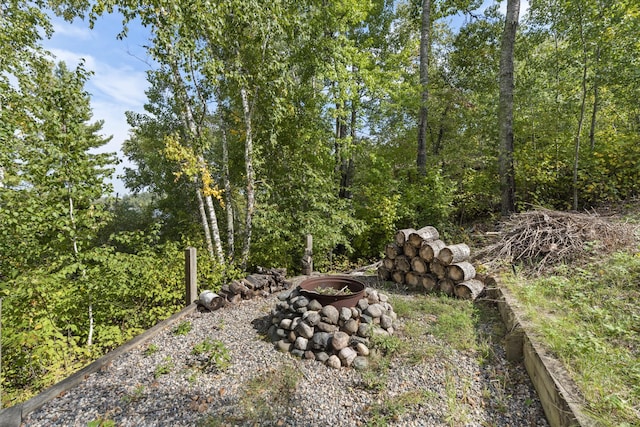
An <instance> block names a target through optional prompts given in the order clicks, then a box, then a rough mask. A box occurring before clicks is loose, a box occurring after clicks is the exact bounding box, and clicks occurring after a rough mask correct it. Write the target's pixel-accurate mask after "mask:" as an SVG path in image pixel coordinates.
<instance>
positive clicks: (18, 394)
mask: <svg viewBox="0 0 640 427" xmlns="http://www.w3.org/2000/svg"><path fill="white" fill-rule="evenodd" d="M481 5H482V2H481V1H473V0H437V1H436V0H431V1H428V0H425V1H416V0H407V1H385V0H370V1H354V0H339V1H328V0H322V1H320V0H304V1H298V0H296V1H293V0H270V1H268V2H267V1H261V0H222V1H216V2H209V1H196V0H190V1H180V2H174V1H168V0H101V1H98V2H91V3H89V2H85V1H84V0H49V1H46V0H34V1H25V0H11V1H7V2H3V3H2V5H0V22H1V23H2V28H3V31H2V33H1V34H0V57H1V58H2V61H1V62H0V140H1V143H0V233H1V234H2V238H1V239H0V297H1V300H0V301H1V310H2V311H1V313H0V314H1V317H0V319H1V322H2V323H1V329H0V335H1V338H2V341H1V343H2V346H1V350H2V352H1V355H0V362H1V370H0V385H1V387H0V389H1V390H2V399H1V402H2V406H11V405H12V404H15V403H17V402H19V401H22V400H24V399H26V398H28V397H30V396H32V395H33V394H34V393H37V392H38V391H39V390H41V389H42V388H43V387H46V386H47V385H50V384H52V383H53V382H55V381H58V380H60V379H61V378H64V377H65V376H67V375H68V374H69V373H70V372H72V371H73V370H76V369H77V368H79V367H81V366H83V365H85V364H86V363H88V362H89V361H90V360H92V359H94V358H96V357H98V356H100V355H102V354H104V353H105V352H106V351H108V350H110V349H112V348H115V347H117V346H118V345H120V344H121V343H123V342H124V341H126V340H128V339H130V338H131V337H133V336H135V335H136V334H138V333H140V332H141V331H143V330H145V329H147V328H148V327H150V326H151V325H153V324H155V323H157V321H158V320H160V319H163V318H165V317H167V316H169V315H170V314H172V313H174V312H175V311H177V310H178V309H179V308H180V307H181V305H182V304H183V287H184V286H183V274H184V273H183V265H184V259H183V250H184V248H185V247H187V246H194V247H196V248H198V249H199V253H200V258H199V276H200V277H199V282H200V284H201V286H204V287H207V288H212V289H214V290H215V289H216V287H218V286H220V285H221V284H222V283H224V282H225V281H227V280H229V279H231V278H234V277H238V276H241V275H242V274H244V272H245V271H249V270H251V269H252V268H254V267H255V266H258V265H262V266H268V267H275V266H277V267H286V268H287V269H288V270H289V272H290V274H295V273H296V272H297V271H299V267H300V264H299V263H300V259H301V257H302V255H303V250H304V238H305V236H306V235H307V234H312V235H313V236H314V240H313V243H314V247H313V252H314V261H315V267H316V269H318V270H320V271H328V270H332V269H344V268H346V267H348V266H350V265H354V264H361V263H364V262H368V261H371V260H376V259H378V258H379V257H380V255H381V252H382V250H383V248H384V244H385V243H387V242H388V241H390V240H391V236H392V235H393V233H394V232H395V230H397V229H399V228H405V227H420V226H423V225H434V226H436V227H438V228H439V229H440V230H442V232H443V234H444V235H445V236H446V235H449V236H452V235H455V234H457V233H459V232H460V230H461V228H462V227H466V226H467V225H468V224H471V223H473V222H474V221H478V220H482V221H484V222H486V221H491V220H493V219H496V218H498V217H499V216H500V215H501V188H500V184H501V173H500V172H501V171H500V170H499V161H498V160H499V158H500V154H501V143H500V126H501V123H500V122H499V119H498V117H499V114H498V106H499V96H500V88H499V81H500V79H499V67H500V56H501V41H502V38H503V33H504V32H505V17H504V16H503V15H502V13H501V12H500V8H499V4H498V3H496V4H495V5H493V6H491V7H489V8H487V9H483V10H482V12H480V11H479V8H480V6H481ZM426 6H429V9H428V13H427V19H426V20H425V19H424V17H425V9H426ZM114 11H117V12H119V13H121V14H122V16H123V18H124V19H123V32H122V33H121V34H120V37H126V35H127V28H126V25H127V23H128V22H130V21H131V20H138V21H139V22H141V23H142V24H143V25H144V26H146V27H147V28H149V29H150V33H151V38H150V40H149V43H148V45H147V46H146V49H147V53H148V54H149V55H150V57H151V58H153V61H154V63H155V64H156V66H155V67H154V68H153V69H152V70H151V71H149V72H148V80H149V89H148V91H147V96H148V102H147V104H146V106H145V111H146V112H145V113H142V114H141V113H130V114H128V115H127V120H128V123H129V125H130V126H131V133H130V138H129V139H128V140H127V141H126V142H125V144H124V146H123V152H124V155H125V156H126V157H127V159H128V161H130V162H131V163H132V164H133V165H134V167H132V168H129V169H127V170H126V174H125V177H124V181H125V183H126V186H127V187H128V188H129V189H130V190H131V191H132V194H131V195H128V196H125V197H123V198H113V197H110V196H109V195H110V194H111V189H110V186H109V184H108V181H107V180H106V179H107V178H108V177H110V175H111V174H112V173H113V167H114V164H115V162H116V159H115V156H114V155H112V154H95V153H96V151H95V149H96V148H99V147H101V146H103V145H104V144H105V143H106V142H107V141H108V139H105V138H103V137H101V136H100V130H101V127H102V123H100V122H92V114H91V103H90V95H89V94H88V93H87V92H86V90H85V83H86V82H87V79H88V78H89V73H88V72H87V71H86V69H85V67H84V66H83V64H80V65H78V67H77V68H75V69H70V68H68V67H67V66H65V65H64V64H63V63H60V64H55V63H54V62H53V60H52V58H51V57H50V56H48V55H47V53H46V52H45V51H44V49H43V47H42V38H43V37H48V36H50V35H51V31H52V26H51V23H50V19H49V14H50V13H55V14H57V15H59V16H63V17H64V18H65V19H69V20H71V19H74V18H78V17H84V18H86V19H88V20H89V21H90V22H92V23H94V22H96V21H97V20H99V19H100V18H101V16H102V15H103V14H105V13H111V12H114ZM453 14H462V15H463V16H464V17H465V19H464V23H463V24H462V25H461V26H460V27H459V28H452V27H451V26H450V24H449V22H448V21H447V19H446V18H447V17H449V16H451V15H453ZM637 34H640V5H639V4H638V3H637V2H636V1H633V0H622V1H613V0H571V1H569V0H539V1H532V2H531V4H530V7H529V9H528V11H527V13H526V14H524V15H523V16H522V17H521V19H520V23H519V27H518V32H517V38H516V42H515V54H514V56H515V86H514V93H513V97H514V98H513V101H514V102H513V135H514V150H513V153H512V155H513V171H514V181H515V205H514V208H516V209H518V210H526V209H528V208H529V207H531V206H545V207H549V208H555V209H579V210H582V209H588V208H590V207H593V206H597V205H598V204H600V203H603V202H617V201H621V200H625V199H629V198H632V197H634V196H637V193H638V185H639V183H640V166H639V165H640V145H639V144H638V142H639V139H640V138H639V136H640V135H639V130H640V104H638V102H637V100H638V99H640V63H639V58H640V55H639V53H640V42H638V39H637ZM425 40H426V41H427V43H426V47H427V50H424V51H423V52H426V56H425V55H422V56H421V53H420V52H421V49H420V47H421V43H422V46H423V48H424V47H425ZM427 59H428V60H427ZM421 64H422V65H425V64H426V66H427V67H428V68H427V70H428V73H426V74H425V73H423V75H422V76H421V73H420V68H421ZM425 95H426V96H425ZM423 111H424V112H425V117H426V119H425V120H423V121H421V120H419V116H420V115H421V112H423ZM422 124H424V128H423V129H424V132H423V133H424V135H423V137H424V139H423V141H424V142H425V144H424V147H423V148H424V150H423V151H424V152H423V155H422V160H421V155H420V149H419V147H420V144H418V140H419V134H421V132H419V128H420V127H421V126H419V125H422ZM503 213H504V212H503Z"/></svg>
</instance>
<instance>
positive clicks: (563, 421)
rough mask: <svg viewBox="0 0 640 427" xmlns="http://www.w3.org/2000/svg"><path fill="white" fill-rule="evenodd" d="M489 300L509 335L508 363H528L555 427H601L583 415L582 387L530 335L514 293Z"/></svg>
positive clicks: (499, 291)
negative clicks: (493, 302) (580, 390)
mask: <svg viewBox="0 0 640 427" xmlns="http://www.w3.org/2000/svg"><path fill="white" fill-rule="evenodd" d="M488 296H489V298H490V299H492V300H495V301H496V302H497V304H498V310H499V311H500V316H501V317H502V321H503V322H504V324H505V325H506V327H507V331H509V332H508V333H507V336H506V339H505V350H506V354H507V359H508V360H510V361H522V362H523V363H524V366H525V368H526V370H527V373H528V374H529V377H530V378H531V382H532V383H533V385H534V387H535V388H536V392H537V393H538V397H539V399H540V402H541V403H542V408H543V409H544V413H545V415H546V417H547V421H549V424H550V425H551V427H573V426H582V427H592V426H593V427H595V426H596V425H597V424H596V423H595V422H594V421H592V420H591V419H589V418H588V417H587V416H586V415H585V414H584V413H583V410H582V408H583V406H584V402H583V399H582V397H581V395H580V392H579V391H578V387H577V386H576V384H575V383H574V381H573V380H572V379H571V377H570V376H569V374H568V373H567V371H566V370H565V369H564V367H563V366H562V364H561V363H560V362H558V361H557V360H556V359H554V358H553V357H550V356H549V355H548V354H547V352H546V350H545V349H544V348H543V347H542V346H541V345H540V343H539V342H537V340H536V339H535V337H533V336H532V334H531V333H530V332H528V331H527V330H529V331H530V330H531V328H530V327H528V324H527V322H526V321H524V320H523V316H522V315H521V314H520V313H519V310H518V304H517V302H516V300H515V298H514V297H513V296H512V295H511V293H510V292H509V291H508V290H507V289H503V288H494V289H490V290H489V295H488Z"/></svg>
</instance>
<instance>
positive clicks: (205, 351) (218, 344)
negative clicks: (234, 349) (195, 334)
mask: <svg viewBox="0 0 640 427" xmlns="http://www.w3.org/2000/svg"><path fill="white" fill-rule="evenodd" d="M191 354H193V355H196V356H201V355H203V356H206V357H207V361H206V363H205V364H204V366H203V368H204V369H208V368H214V369H215V370H216V371H223V370H225V369H227V368H228V367H229V366H231V354H230V353H229V349H228V348H227V347H226V346H225V345H224V343H223V342H222V341H220V340H210V339H209V338H206V339H205V340H204V341H202V342H200V343H198V344H196V345H194V346H193V349H192V350H191Z"/></svg>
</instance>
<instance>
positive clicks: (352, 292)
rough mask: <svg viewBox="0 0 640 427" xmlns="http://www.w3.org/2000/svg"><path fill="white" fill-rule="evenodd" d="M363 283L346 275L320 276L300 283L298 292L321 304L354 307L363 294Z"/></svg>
mask: <svg viewBox="0 0 640 427" xmlns="http://www.w3.org/2000/svg"><path fill="white" fill-rule="evenodd" d="M364 288H365V286H364V284H363V283H362V282H360V281H359V280H356V279H353V278H351V277H346V276H321V277H313V278H310V279H306V280H304V281H303V282H302V283H300V293H301V294H302V295H304V296H306V297H307V298H309V299H315V300H317V301H318V302H319V303H320V304H321V305H323V306H325V305H332V306H334V307H336V308H342V307H354V306H355V305H356V304H357V303H358V301H359V300H360V299H361V298H362V296H363V295H364Z"/></svg>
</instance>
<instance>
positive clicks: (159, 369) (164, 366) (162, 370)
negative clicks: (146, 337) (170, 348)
mask: <svg viewBox="0 0 640 427" xmlns="http://www.w3.org/2000/svg"><path fill="white" fill-rule="evenodd" d="M173 367H174V364H173V360H172V359H171V356H167V357H165V358H164V362H163V363H161V364H159V365H158V366H156V369H155V370H154V371H153V377H154V378H155V379H158V378H159V377H161V376H162V375H166V374H168V373H170V372H171V370H172V369H173Z"/></svg>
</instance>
